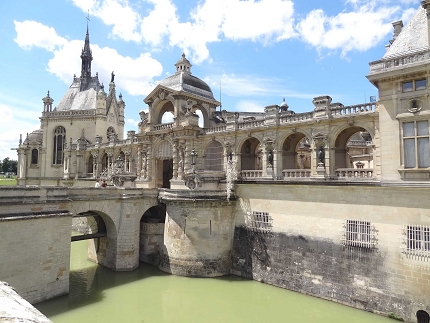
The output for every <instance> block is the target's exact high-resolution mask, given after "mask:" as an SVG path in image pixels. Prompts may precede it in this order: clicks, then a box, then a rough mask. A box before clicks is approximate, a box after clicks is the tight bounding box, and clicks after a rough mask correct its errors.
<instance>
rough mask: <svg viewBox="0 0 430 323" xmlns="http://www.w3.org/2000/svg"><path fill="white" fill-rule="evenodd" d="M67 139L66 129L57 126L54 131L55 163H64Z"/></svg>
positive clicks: (53, 161) (53, 160)
mask: <svg viewBox="0 0 430 323" xmlns="http://www.w3.org/2000/svg"><path fill="white" fill-rule="evenodd" d="M65 140H66V129H64V127H61V126H60V127H57V128H56V129H55V131H54V151H53V159H52V163H53V164H54V165H61V164H63V150H64V142H65Z"/></svg>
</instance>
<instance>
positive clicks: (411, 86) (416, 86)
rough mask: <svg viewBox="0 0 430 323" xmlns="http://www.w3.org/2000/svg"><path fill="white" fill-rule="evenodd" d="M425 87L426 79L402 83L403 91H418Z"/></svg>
mask: <svg viewBox="0 0 430 323" xmlns="http://www.w3.org/2000/svg"><path fill="white" fill-rule="evenodd" d="M425 88H427V79H421V80H414V81H409V82H403V83H402V90H403V92H411V91H414V90H415V91H418V90H423V89H425Z"/></svg>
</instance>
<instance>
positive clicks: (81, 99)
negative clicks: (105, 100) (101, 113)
mask: <svg viewBox="0 0 430 323" xmlns="http://www.w3.org/2000/svg"><path fill="white" fill-rule="evenodd" d="M95 78H97V77H94V78H92V79H95ZM92 81H94V80H92ZM96 83H97V84H94V87H90V88H88V89H87V90H85V91H80V87H81V80H80V79H79V78H75V79H74V80H73V83H72V85H70V87H69V89H68V90H67V92H66V94H65V95H64V96H63V98H62V99H61V101H60V102H59V103H58V105H57V106H56V107H55V109H54V111H66V110H90V109H95V108H96V99H97V92H96V89H97V88H98V87H99V84H98V79H97V82H96Z"/></svg>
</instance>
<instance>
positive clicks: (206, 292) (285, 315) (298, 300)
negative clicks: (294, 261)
mask: <svg viewBox="0 0 430 323" xmlns="http://www.w3.org/2000/svg"><path fill="white" fill-rule="evenodd" d="M86 248H87V241H80V242H74V243H72V250H71V253H72V255H71V275H70V293H69V295H66V296H62V297H58V298H55V299H53V300H50V301H46V302H43V303H39V304H36V307H37V308H38V309H39V310H40V311H41V312H42V313H43V314H45V315H46V316H48V317H49V318H50V319H51V320H52V321H53V322H54V323H65V322H81V323H85V322H91V323H93V322H105V323H108V322H124V323H128V322H130V323H134V322H136V323H137V322H145V323H148V322H150V323H157V322H175V323H181V322H208V323H210V322H235V323H241V322H243V323H245V322H246V323H251V322H259V323H261V322H281V321H282V322H327V323H329V322H330V323H337V322H339V323H340V322H349V323H354V322H356V323H358V322H360V323H361V322H366V323H373V322H374V323H378V322H393V320H391V319H388V318H386V317H382V316H378V315H375V314H371V313H368V312H365V311H361V310H357V309H354V308H350V307H347V306H343V305H340V304H336V303H334V302H329V301H325V300H322V299H319V298H315V297H311V296H306V295H302V294H299V293H295V292H291V291H288V290H284V289H281V288H277V287H273V286H270V285H267V284H263V283H259V282H256V281H252V280H246V279H242V278H239V277H236V276H232V275H230V276H225V277H221V278H207V279H202V278H186V277H178V276H174V275H169V274H166V273H164V272H162V271H160V270H159V269H157V268H155V267H152V266H149V265H145V264H141V265H140V267H139V268H138V269H136V270H134V271H132V272H114V271H111V270H109V269H106V268H104V267H102V266H97V265H96V264H94V263H92V262H90V261H88V260H86V254H87V250H86Z"/></svg>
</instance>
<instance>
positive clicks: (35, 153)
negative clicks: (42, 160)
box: [31, 148, 39, 165]
mask: <svg viewBox="0 0 430 323" xmlns="http://www.w3.org/2000/svg"><path fill="white" fill-rule="evenodd" d="M38 162H39V151H38V150H37V149H36V148H34V149H32V150H31V164H32V165H37V164H38Z"/></svg>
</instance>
